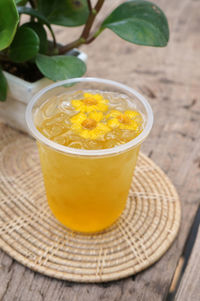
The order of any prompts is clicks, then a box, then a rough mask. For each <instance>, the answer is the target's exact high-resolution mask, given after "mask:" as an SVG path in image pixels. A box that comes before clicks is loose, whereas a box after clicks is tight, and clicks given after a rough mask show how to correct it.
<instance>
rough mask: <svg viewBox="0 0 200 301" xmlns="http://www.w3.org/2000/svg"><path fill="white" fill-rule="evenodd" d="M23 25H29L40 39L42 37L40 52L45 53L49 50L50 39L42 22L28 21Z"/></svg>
mask: <svg viewBox="0 0 200 301" xmlns="http://www.w3.org/2000/svg"><path fill="white" fill-rule="evenodd" d="M22 27H28V28H31V29H33V30H34V31H35V32H36V33H37V35H38V37H39V39H40V49H39V52H40V53H42V54H45V53H47V50H48V40H47V34H46V31H45V29H44V26H43V25H42V24H41V23H38V22H37V23H36V22H28V23H24V24H23V25H22V26H21V28H22Z"/></svg>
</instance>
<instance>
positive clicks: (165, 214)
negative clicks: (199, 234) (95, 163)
mask: <svg viewBox="0 0 200 301" xmlns="http://www.w3.org/2000/svg"><path fill="white" fill-rule="evenodd" d="M179 224H180V202H179V199H178V196H177V193H176V191H175V189H174V187H173V185H172V184H171V182H170V180H169V179H168V178H167V176H166V175H165V174H164V173H163V172H162V171H161V169H160V168H158V167H157V166H156V165H155V164H154V163H153V162H152V161H151V160H150V159H148V158H147V157H146V156H144V155H143V154H140V156H139V160H138V164H137V167H136V170H135V176H134V180H133V183H132V187H131V190H130V194H129V198H128V201H127V206H126V209H125V211H124V212H123V214H122V216H121V217H120V219H119V220H118V221H117V222H116V223H115V224H114V225H113V226H112V227H110V228H108V229H107V230H106V231H104V232H101V233H98V234H95V235H81V234H78V233H74V232H72V231H70V230H67V229H66V228H65V227H64V226H62V225H61V224H60V223H59V222H57V221H56V219H55V218H54V217H53V215H52V214H51V212H50V210H49V208H48V205H47V202H46V199H45V192H44V187H43V181H42V175H41V172H40V165H39V158H38V153H37V148H36V145H35V142H34V141H33V140H32V139H30V138H29V137H28V136H26V135H23V134H20V133H18V132H16V131H14V130H12V129H10V128H8V127H6V126H5V125H2V124H1V125H0V247H1V248H2V249H3V250H4V251H5V252H7V253H8V254H9V255H10V256H11V257H13V258H14V259H16V260H17V261H19V262H20V263H22V264H24V265H25V266H27V267H29V268H31V269H32V270H34V271H37V272H40V273H42V274H45V275H48V276H52V277H55V278H60V279H66V280H72V281H81V282H101V281H109V280H115V279H119V278H123V277H126V276H129V275H132V274H134V273H137V272H139V271H141V270H143V269H145V268H147V267H148V266H150V265H151V264H153V263H154V262H155V261H156V260H158V259H159V258H160V257H161V256H162V255H163V254H164V253H165V251H166V250H167V249H168V248H169V246H170V245H171V244H172V242H173V240H174V239H175V237H176V235H177V232H178V229H179Z"/></svg>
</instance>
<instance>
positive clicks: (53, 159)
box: [26, 79, 152, 233]
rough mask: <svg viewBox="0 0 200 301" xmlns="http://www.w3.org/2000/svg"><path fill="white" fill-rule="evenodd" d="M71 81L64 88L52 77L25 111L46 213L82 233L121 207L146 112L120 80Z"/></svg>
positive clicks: (108, 220) (108, 221)
mask: <svg viewBox="0 0 200 301" xmlns="http://www.w3.org/2000/svg"><path fill="white" fill-rule="evenodd" d="M71 81H72V83H74V85H73V86H71V87H67V86H66V82H65V83H57V84H54V85H52V86H50V87H48V88H46V89H44V90H43V91H42V92H40V93H39V95H37V96H36V97H35V98H34V99H33V101H32V105H31V104H30V105H29V108H28V109H27V116H26V117H27V122H28V125H29V128H30V129H31V131H32V133H33V135H34V136H35V137H36V139H37V142H38V147H39V153H40V161H41V167H42V171H43V176H44V183H45V188H46V194H47V200H48V203H49V206H50V208H51V210H52V212H53V214H54V215H55V217H56V218H57V219H58V220H59V221H60V222H61V223H62V224H64V225H65V226H67V227H68V228H70V229H72V230H75V231H80V232H86V233H90V232H96V231H100V230H103V229H105V228H106V227H108V226H110V225H111V224H113V223H114V222H115V221H116V219H117V218H118V217H119V216H120V214H121V213H122V211H123V210H124V207H125V205H126V200H127V197H128V191H129V188H130V184H131V180H132V176H133V172H134V168H135V165H136V161H137V156H138V152H139V148H140V144H141V142H142V141H143V140H144V138H145V137H146V136H147V134H148V132H149V130H150V127H151V124H152V120H151V118H152V113H151V109H150V107H149V105H148V103H147V102H146V101H145V100H144V99H143V98H142V101H141V100H140V99H139V101H138V95H134V94H132V95H130V94H131V93H130V91H128V92H127V91H126V87H125V86H123V85H121V86H122V87H119V85H120V84H117V83H113V82H110V81H103V80H97V79H92V80H91V79H74V80H71ZM91 81H92V84H91ZM67 83H68V84H69V82H67ZM60 88H61V89H60ZM131 92H132V91H131ZM136 94H137V92H136ZM141 102H142V104H141ZM143 102H144V103H143ZM148 110H149V111H148ZM148 113H149V114H151V115H150V116H151V117H149V116H148ZM30 120H31V122H30ZM149 121H151V124H150V126H149V128H148V129H147V125H148V123H149ZM133 142H134V143H133Z"/></svg>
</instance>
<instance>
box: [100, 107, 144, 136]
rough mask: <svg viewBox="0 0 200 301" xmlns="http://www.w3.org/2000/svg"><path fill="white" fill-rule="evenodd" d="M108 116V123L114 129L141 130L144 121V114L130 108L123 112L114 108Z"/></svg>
mask: <svg viewBox="0 0 200 301" xmlns="http://www.w3.org/2000/svg"><path fill="white" fill-rule="evenodd" d="M106 117H107V118H108V123H107V124H108V126H109V127H110V128H112V129H115V128H119V129H121V130H134V131H139V130H140V125H141V123H142V116H141V114H140V113H139V112H137V111H131V110H128V111H125V112H124V113H122V112H120V111H117V110H112V111H110V113H109V114H108V115H107V116H106Z"/></svg>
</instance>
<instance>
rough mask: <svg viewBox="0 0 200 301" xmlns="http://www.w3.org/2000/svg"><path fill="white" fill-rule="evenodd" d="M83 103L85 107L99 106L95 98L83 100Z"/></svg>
mask: <svg viewBox="0 0 200 301" xmlns="http://www.w3.org/2000/svg"><path fill="white" fill-rule="evenodd" d="M83 102H84V104H85V105H87V106H93V105H96V104H97V100H96V99H94V98H89V97H88V98H84V99H83Z"/></svg>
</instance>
